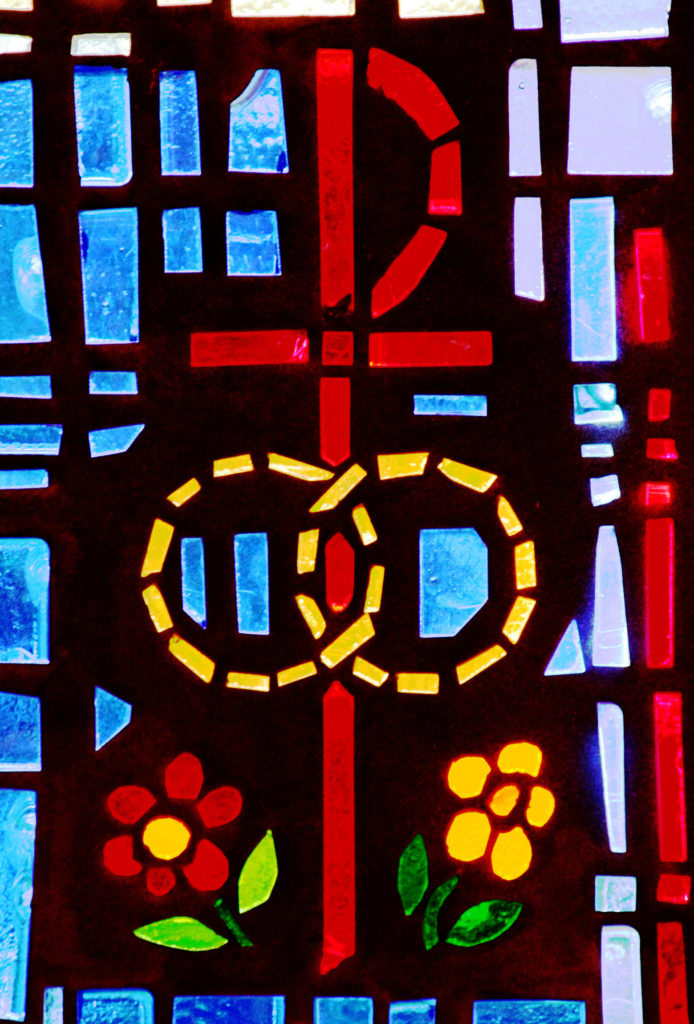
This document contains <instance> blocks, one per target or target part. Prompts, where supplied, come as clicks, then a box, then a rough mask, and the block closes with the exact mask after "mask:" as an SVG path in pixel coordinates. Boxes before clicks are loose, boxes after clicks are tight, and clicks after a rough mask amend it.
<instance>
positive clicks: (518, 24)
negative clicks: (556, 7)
mask: <svg viewBox="0 0 694 1024" xmlns="http://www.w3.org/2000/svg"><path fill="white" fill-rule="evenodd" d="M513 27H514V28H515V29H516V30H518V29H532V28H542V0H513Z"/></svg>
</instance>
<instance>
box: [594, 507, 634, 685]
mask: <svg viewBox="0 0 694 1024" xmlns="http://www.w3.org/2000/svg"><path fill="white" fill-rule="evenodd" d="M630 664H631V658H630V656H629V630H628V627H627V613H626V606H625V604H624V581H623V579H622V560H621V558H620V554H619V544H618V543H617V534H616V532H615V528H614V526H601V527H600V529H599V531H598V542H597V545H596V549H595V613H594V619H593V665H594V666H595V667H596V668H626V666H627V665H630Z"/></svg>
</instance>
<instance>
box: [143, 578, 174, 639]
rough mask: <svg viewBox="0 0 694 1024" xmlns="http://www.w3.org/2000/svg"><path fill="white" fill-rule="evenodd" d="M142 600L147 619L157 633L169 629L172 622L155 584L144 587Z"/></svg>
mask: <svg viewBox="0 0 694 1024" xmlns="http://www.w3.org/2000/svg"><path fill="white" fill-rule="evenodd" d="M142 600H143V601H144V602H145V604H146V605H147V611H148V612H149V617H150V619H151V620H152V622H153V623H154V628H155V629H156V631H157V633H165V632H166V630H167V629H171V627H172V626H173V621H172V619H171V616H170V615H169V609H168V608H167V607H166V601H165V600H164V598H163V596H162V592H161V590H160V589H159V587H158V586H157V585H156V584H155V583H152V584H150V586H149V587H145V589H144V590H143V591H142Z"/></svg>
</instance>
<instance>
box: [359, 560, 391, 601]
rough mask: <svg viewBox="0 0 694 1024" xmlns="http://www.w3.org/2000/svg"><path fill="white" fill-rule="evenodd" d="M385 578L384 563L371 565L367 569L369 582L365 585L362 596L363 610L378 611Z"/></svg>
mask: <svg viewBox="0 0 694 1024" xmlns="http://www.w3.org/2000/svg"><path fill="white" fill-rule="evenodd" d="M385 578H386V567H385V565H372V566H371V568H370V569H369V582H368V583H367V585H366V596H365V598H364V611H365V612H380V610H381V599H382V597H383V581H384V580H385Z"/></svg>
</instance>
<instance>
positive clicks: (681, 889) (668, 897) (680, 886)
mask: <svg viewBox="0 0 694 1024" xmlns="http://www.w3.org/2000/svg"><path fill="white" fill-rule="evenodd" d="M691 894H692V880H691V877H690V876H689V875H661V876H660V878H659V879H658V891H657V894H656V899H657V900H658V902H659V903H677V904H678V905H679V906H686V905H687V903H689V900H690V898H691Z"/></svg>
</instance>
